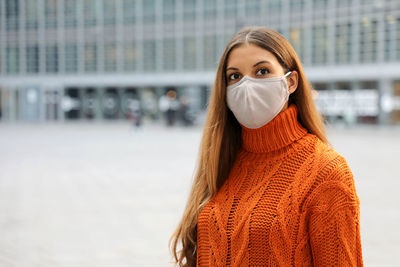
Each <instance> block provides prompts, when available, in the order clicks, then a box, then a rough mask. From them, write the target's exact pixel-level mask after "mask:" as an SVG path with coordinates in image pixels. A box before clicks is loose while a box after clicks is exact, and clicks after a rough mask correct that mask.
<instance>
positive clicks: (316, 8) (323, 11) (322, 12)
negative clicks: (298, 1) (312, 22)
mask: <svg viewBox="0 0 400 267" xmlns="http://www.w3.org/2000/svg"><path fill="white" fill-rule="evenodd" d="M312 4H313V17H314V19H316V20H318V19H321V20H326V18H327V9H328V8H327V7H328V0H313V2H312Z"/></svg>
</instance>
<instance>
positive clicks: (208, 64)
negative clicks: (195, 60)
mask: <svg viewBox="0 0 400 267" xmlns="http://www.w3.org/2000/svg"><path fill="white" fill-rule="evenodd" d="M229 37H230V38H231V36H229ZM204 67H205V68H206V69H216V67H217V38H216V36H215V35H214V34H213V35H205V36H204Z"/></svg>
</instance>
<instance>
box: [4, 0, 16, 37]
mask: <svg viewBox="0 0 400 267" xmlns="http://www.w3.org/2000/svg"><path fill="white" fill-rule="evenodd" d="M18 3H19V2H18V1H16V0H5V5H6V26H7V30H16V29H18V25H19V24H18V15H19V4H18Z"/></svg>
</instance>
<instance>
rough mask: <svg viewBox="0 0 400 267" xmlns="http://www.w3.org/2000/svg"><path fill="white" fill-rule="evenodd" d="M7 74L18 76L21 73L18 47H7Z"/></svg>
mask: <svg viewBox="0 0 400 267" xmlns="http://www.w3.org/2000/svg"><path fill="white" fill-rule="evenodd" d="M6 57H7V60H6V63H7V64H6V68H7V73H10V74H16V73H18V72H19V49H18V46H11V45H9V46H7V48H6Z"/></svg>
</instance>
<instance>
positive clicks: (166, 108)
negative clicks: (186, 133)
mask: <svg viewBox="0 0 400 267" xmlns="http://www.w3.org/2000/svg"><path fill="white" fill-rule="evenodd" d="M159 108H160V111H161V112H163V113H164V116H165V119H166V122H167V126H173V125H174V124H175V122H176V116H177V112H178V110H179V101H178V100H177V98H176V92H175V91H174V90H169V91H168V92H167V94H166V95H164V96H162V97H161V98H160V101H159Z"/></svg>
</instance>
